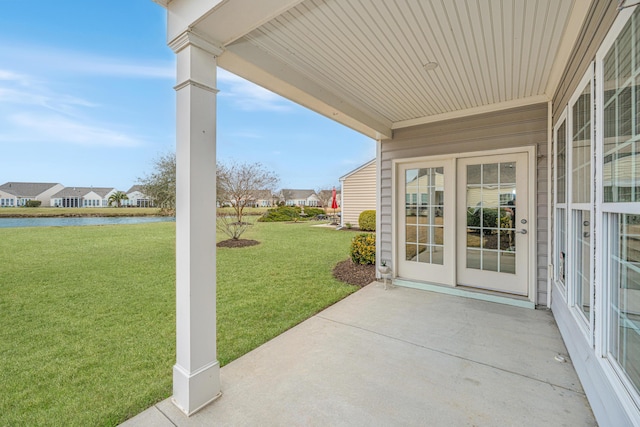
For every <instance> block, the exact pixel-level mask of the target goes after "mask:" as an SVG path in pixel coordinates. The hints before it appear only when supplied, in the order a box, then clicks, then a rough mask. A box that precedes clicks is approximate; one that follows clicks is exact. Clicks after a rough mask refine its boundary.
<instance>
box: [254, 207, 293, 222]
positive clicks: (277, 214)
mask: <svg viewBox="0 0 640 427" xmlns="http://www.w3.org/2000/svg"><path fill="white" fill-rule="evenodd" d="M299 218H300V208H297V207H295V206H280V207H277V208H273V209H269V210H268V211H267V212H265V213H264V214H263V215H262V216H261V217H260V218H258V221H260V222H282V221H297V220H298V219H299Z"/></svg>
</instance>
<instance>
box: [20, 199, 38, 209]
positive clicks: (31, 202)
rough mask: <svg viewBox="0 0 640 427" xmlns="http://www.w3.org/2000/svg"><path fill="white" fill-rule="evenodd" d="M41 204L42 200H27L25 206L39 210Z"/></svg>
mask: <svg viewBox="0 0 640 427" xmlns="http://www.w3.org/2000/svg"><path fill="white" fill-rule="evenodd" d="M41 204H42V202H41V201H40V200H27V202H26V203H25V204H24V207H25V208H37V207H40V205H41Z"/></svg>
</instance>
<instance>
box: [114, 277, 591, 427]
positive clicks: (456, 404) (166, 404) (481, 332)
mask: <svg viewBox="0 0 640 427" xmlns="http://www.w3.org/2000/svg"><path fill="white" fill-rule="evenodd" d="M557 355H562V356H564V357H565V358H566V359H567V360H568V355H567V352H566V349H565V347H564V344H563V342H562V339H561V338H560V334H559V332H558V329H557V327H556V325H555V322H554V319H553V317H552V315H551V313H550V312H548V311H546V310H529V309H523V308H517V307H511V306H505V305H500V304H495V303H490V302H484V301H478V300H473V299H466V298H458V297H453V296H449V295H443V294H438V293H432V292H426V291H420V290H415V289H408V288H392V289H391V290H387V291H385V290H384V289H383V288H382V287H381V285H379V284H372V285H369V286H367V287H366V288H364V289H362V290H361V291H359V292H356V293H355V294H353V295H351V296H350V297H348V298H346V299H344V300H342V301H340V302H339V303H337V304H336V305H334V306H332V307H330V308H328V309H327V310H325V311H323V312H321V313H319V314H318V315H316V316H314V317H312V318H311V319H308V320H307V321H305V322H303V323H302V324H300V325H298V326H296V327H295V328H293V329H291V330H289V331H287V332H285V333H284V334H282V335H280V336H278V337H276V338H275V339H273V340H271V341H269V342H268V343H266V344H264V345H263V346H261V347H259V348H257V349H256V350H254V351H252V352H251V353H249V354H247V355H245V356H243V357H241V358H240V359H238V360H236V361H234V362H232V363H230V364H229V365H227V366H225V367H223V368H222V370H221V380H222V390H223V395H222V397H221V398H220V399H218V400H217V401H215V402H214V403H213V404H211V405H209V406H208V407H206V408H204V409H203V410H201V411H200V412H198V413H197V414H195V415H193V416H191V417H189V418H187V417H186V416H184V415H183V414H182V413H181V412H180V411H179V410H178V409H177V408H176V407H175V406H174V405H173V404H172V403H171V402H170V400H169V399H167V400H165V401H163V402H161V403H159V404H157V405H155V406H154V407H152V408H150V409H149V410H147V411H145V412H143V413H142V414H140V415H138V416H137V417H135V418H133V419H131V420H129V421H127V422H126V423H124V424H123V425H125V426H128V427H131V426H152V425H153V426H157V425H160V426H162V425H165V421H166V422H168V424H166V425H176V426H205V425H206V426H209V425H221V426H227V425H228V426H240V425H243V426H244V425H275V426H279V425H300V426H316V425H317V426H320V425H323V426H324V425H337V426H339V425H350V426H353V425H358V426H359V425H362V426H365V425H366V426H389V425H421V426H424V425H434V426H440V425H446V426H466V425H468V426H505V425H518V426H526V425H531V426H534V425H544V426H563V425H567V426H578V425H579V426H593V425H596V422H595V420H594V418H593V414H592V412H591V409H590V407H589V404H588V402H587V400H586V397H585V395H584V393H583V391H582V387H581V386H580V382H579V381H578V378H577V376H576V374H575V371H574V370H573V366H572V365H571V363H570V361H569V362H565V363H562V362H558V361H556V360H555V356H557Z"/></svg>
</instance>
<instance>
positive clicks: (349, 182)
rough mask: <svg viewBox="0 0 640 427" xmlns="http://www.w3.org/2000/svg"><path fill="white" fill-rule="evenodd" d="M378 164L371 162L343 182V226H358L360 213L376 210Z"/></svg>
mask: <svg viewBox="0 0 640 427" xmlns="http://www.w3.org/2000/svg"><path fill="white" fill-rule="evenodd" d="M376 190H377V185H376V163H375V162H371V163H370V164H368V165H366V166H364V167H363V168H361V169H360V170H358V171H356V172H354V173H352V174H351V175H349V176H347V177H346V178H345V179H344V180H343V181H342V191H341V193H342V206H341V212H342V226H344V225H345V224H347V223H350V224H352V225H353V226H357V225H358V218H359V217H360V213H361V212H362V211H365V210H375V209H376V197H377V193H376Z"/></svg>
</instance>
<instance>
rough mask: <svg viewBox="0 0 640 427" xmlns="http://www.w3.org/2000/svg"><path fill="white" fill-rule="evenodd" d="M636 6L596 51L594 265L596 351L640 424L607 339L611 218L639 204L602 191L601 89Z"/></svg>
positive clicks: (637, 400)
mask: <svg viewBox="0 0 640 427" xmlns="http://www.w3.org/2000/svg"><path fill="white" fill-rule="evenodd" d="M636 7H637V6H634V7H629V8H625V9H623V10H621V11H620V12H619V14H618V17H617V18H616V20H615V22H614V24H613V25H612V27H611V29H610V30H609V33H608V34H607V36H606V37H605V39H604V41H603V42H602V44H601V45H600V47H599V49H598V51H597V53H596V69H595V76H596V78H595V82H596V83H595V85H596V90H597V92H596V93H595V99H596V103H597V104H596V130H597V131H596V139H595V145H594V150H595V158H596V163H595V169H596V182H597V183H598V185H596V186H595V187H596V188H595V204H596V209H595V210H596V212H595V220H596V230H601V232H602V235H599V236H598V238H597V241H598V242H599V243H598V246H597V247H596V257H597V258H596V259H598V260H600V261H601V262H596V264H595V275H594V286H595V298H596V307H594V309H595V310H596V312H598V313H601V314H600V315H598V316H596V323H595V352H596V356H599V357H597V360H598V361H599V362H600V365H601V367H602V369H603V371H604V372H605V375H606V376H607V378H608V379H609V380H610V383H611V386H612V388H613V390H614V392H615V393H616V396H617V397H618V399H619V401H620V402H621V404H622V406H623V407H624V408H625V411H626V413H627V414H628V415H629V416H630V417H631V420H632V422H633V423H634V424H636V425H640V409H639V408H640V394H639V393H638V392H637V391H636V390H635V388H634V387H633V385H632V384H630V381H629V380H628V378H627V377H626V374H624V372H622V370H621V369H620V368H619V366H618V363H617V361H616V360H615V359H614V358H612V357H611V356H610V354H609V348H608V342H609V336H610V335H609V334H610V319H611V304H610V303H611V294H610V291H611V290H610V286H609V280H608V274H609V271H610V270H609V257H608V256H607V255H608V254H609V251H608V250H609V243H610V242H609V240H610V236H611V234H610V233H611V227H612V224H611V223H610V217H611V215H612V214H638V203H628V202H627V203H607V204H604V194H603V191H602V185H601V184H602V182H603V178H604V176H603V175H604V174H603V170H602V169H603V164H604V163H603V161H604V153H603V149H604V134H603V132H602V130H603V129H604V111H603V109H604V105H603V104H602V99H603V96H602V90H603V88H604V63H603V62H604V58H605V56H606V54H607V53H608V51H609V49H610V48H611V47H612V46H613V43H614V42H615V41H616V39H617V38H618V36H619V35H620V33H621V32H622V29H623V28H624V26H625V25H626V23H627V22H628V21H629V19H630V18H631V16H632V15H633V13H634V11H635V9H636Z"/></svg>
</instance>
